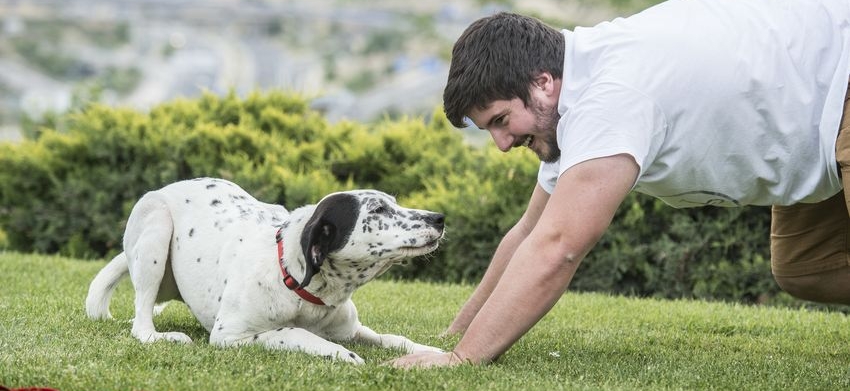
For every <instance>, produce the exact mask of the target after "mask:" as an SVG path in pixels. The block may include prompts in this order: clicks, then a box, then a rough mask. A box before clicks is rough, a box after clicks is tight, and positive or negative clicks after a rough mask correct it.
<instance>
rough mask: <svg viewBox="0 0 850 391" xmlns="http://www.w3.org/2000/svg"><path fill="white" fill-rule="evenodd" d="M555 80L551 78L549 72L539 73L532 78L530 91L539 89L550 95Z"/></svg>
mask: <svg viewBox="0 0 850 391" xmlns="http://www.w3.org/2000/svg"><path fill="white" fill-rule="evenodd" d="M554 84H555V78H554V77H552V74H551V73H549V72H540V73H538V74H537V76H535V77H534V81H533V82H532V89H535V88H536V89H540V90H543V92H545V93H547V95H548V94H549V93H551V91H553V89H554Z"/></svg>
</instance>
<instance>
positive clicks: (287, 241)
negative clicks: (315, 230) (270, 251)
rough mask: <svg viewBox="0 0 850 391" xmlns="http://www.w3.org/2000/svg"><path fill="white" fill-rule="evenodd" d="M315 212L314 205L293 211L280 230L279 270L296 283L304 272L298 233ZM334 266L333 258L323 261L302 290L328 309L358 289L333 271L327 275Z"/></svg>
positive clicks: (344, 300) (304, 267)
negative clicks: (281, 253)
mask: <svg viewBox="0 0 850 391" xmlns="http://www.w3.org/2000/svg"><path fill="white" fill-rule="evenodd" d="M314 208H315V205H310V206H305V207H302V208H298V209H296V210H294V211H292V212H291V214H290V216H289V221H287V222H285V223H284V224H283V226H282V231H281V232H282V240H283V260H282V261H281V266H282V267H283V268H284V269H285V270H286V271H287V273H289V274H290V275H291V276H292V277H293V278H294V279H295V280H297V281H298V282H299V283H300V282H301V281H304V275H305V274H306V271H307V267H306V260H305V259H304V253H303V251H302V249H301V236H300V233H301V232H302V231H303V230H304V225H305V224H306V222H307V220H308V219H309V217H310V215H311V214H312V212H313V209H314ZM333 262H334V261H333V259H332V258H328V259H326V260H325V262H324V265H323V266H322V267H321V268H319V270H318V271H317V272H316V274H314V275H313V277H312V278H311V280H310V284H309V285H308V286H306V287H303V288H302V289H303V290H304V291H306V292H307V293H309V294H310V295H312V296H315V297H317V298H319V299H320V300H321V301H322V302H323V303H324V304H325V305H327V306H329V307H334V306H337V305H340V304H342V303H345V302H346V301H348V300H349V299H351V296H352V295H353V294H354V291H355V290H357V288H358V287H359V286H360V284H352V283H351V282H346V281H343V280H342V278H340V277H341V276H340V275H339V273H335V272H334V271H333V270H330V271H329V270H328V269H333V267H334V266H333ZM281 278H283V277H281ZM296 293H297V292H296ZM302 298H303V297H302ZM305 300H306V299H305Z"/></svg>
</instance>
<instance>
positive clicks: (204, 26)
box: [0, 0, 650, 141]
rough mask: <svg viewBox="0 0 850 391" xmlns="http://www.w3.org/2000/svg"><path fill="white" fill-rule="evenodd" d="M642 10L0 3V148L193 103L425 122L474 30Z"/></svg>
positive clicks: (568, 23) (125, 0)
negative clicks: (281, 104) (289, 105)
mask: <svg viewBox="0 0 850 391" xmlns="http://www.w3.org/2000/svg"><path fill="white" fill-rule="evenodd" d="M648 2H650V0H524V1H510V0H505V1H480V0H462V1H449V0H420V1H389V0H378V1H365V0H288V1H287V0H277V1H275V0H267V1H264V0H0V141H3V140H6V141H8V140H18V139H20V138H21V137H22V131H23V132H25V131H26V126H27V124H28V123H29V124H32V123H38V121H40V118H42V117H43V116H45V115H46V114H50V113H62V112H66V111H68V110H72V109H74V108H78V107H82V106H83V105H84V104H86V103H89V102H92V101H97V102H101V103H106V104H108V105H113V106H128V107H132V108H135V109H139V110H146V109H148V108H150V107H152V106H155V105H156V104H158V103H161V102H165V101H170V100H174V99H178V98H193V97H196V96H198V95H200V94H201V93H203V92H204V91H208V92H212V93H214V94H221V95H223V94H227V93H229V92H231V91H232V92H235V93H236V94H238V95H239V96H244V95H245V94H246V93H249V92H251V91H267V90H272V89H278V90H284V91H294V92H298V93H300V94H303V95H304V96H306V97H307V98H309V100H310V101H311V105H312V106H313V108H315V109H317V110H319V111H321V112H323V113H324V115H325V117H326V118H327V119H328V120H329V121H331V122H334V121H339V120H341V119H351V120H355V121H359V122H369V121H373V120H375V119H380V118H386V117H390V118H394V117H398V116H402V115H413V116H417V115H425V116H426V117H427V115H428V114H430V113H431V112H433V110H434V108H435V107H437V106H438V105H439V104H440V103H441V99H442V89H443V87H444V83H445V79H446V74H447V70H448V63H449V60H450V53H451V46H452V44H453V42H454V41H455V40H456V39H457V37H458V36H459V35H460V34H461V33H462V32H463V29H464V28H466V26H468V25H469V23H471V22H472V21H474V20H475V19H477V18H479V17H482V16H486V15H490V14H492V13H494V12H498V11H503V10H504V11H515V12H520V13H524V14H528V15H532V16H536V17H538V18H540V19H542V20H544V21H546V22H547V23H549V24H550V25H552V26H554V27H557V28H572V27H574V26H577V25H593V24H596V23H598V22H600V21H603V20H606V19H610V18H613V17H616V16H619V15H626V14H630V13H633V12H634V11H635V10H637V9H640V8H643V7H646V6H647V5H648Z"/></svg>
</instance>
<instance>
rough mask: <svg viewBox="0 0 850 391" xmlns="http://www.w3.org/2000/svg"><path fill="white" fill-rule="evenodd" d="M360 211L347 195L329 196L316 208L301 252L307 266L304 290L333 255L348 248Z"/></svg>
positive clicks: (355, 201) (351, 197)
mask: <svg viewBox="0 0 850 391" xmlns="http://www.w3.org/2000/svg"><path fill="white" fill-rule="evenodd" d="M359 212H360V208H359V207H358V203H357V199H356V198H355V197H354V196H352V195H350V194H345V193H337V194H332V195H330V196H327V197H325V198H324V199H323V200H322V201H321V202H319V204H318V205H316V209H315V210H314V211H313V215H312V216H310V219H309V220H307V224H306V225H305V226H304V231H303V232H301V250H302V251H303V253H304V263H305V265H304V266H305V271H304V279H303V280H302V281H301V285H300V287H301V288H303V287H305V286H307V284H309V283H310V280H311V279H312V278H313V275H314V274H316V273H318V272H319V268H320V267H321V266H322V264H323V263H324V261H325V259H326V258H327V257H328V255H329V254H330V253H332V252H334V251H336V250H339V249H340V248H342V247H343V246H344V245H345V243H346V241H348V238H349V237H350V236H351V231H352V230H353V229H354V224H355V223H356V221H357V217H358V214H359Z"/></svg>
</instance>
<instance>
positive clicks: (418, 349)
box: [408, 343, 445, 353]
mask: <svg viewBox="0 0 850 391" xmlns="http://www.w3.org/2000/svg"><path fill="white" fill-rule="evenodd" d="M424 352H431V353H445V351H444V350H443V349H440V348H435V347H433V346H428V345H420V344H418V343H414V344H413V347H412V348H411V349H410V350H409V351H408V353H424Z"/></svg>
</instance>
